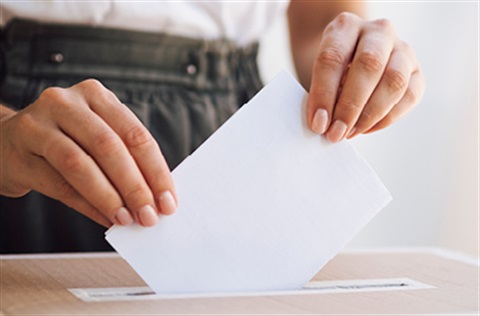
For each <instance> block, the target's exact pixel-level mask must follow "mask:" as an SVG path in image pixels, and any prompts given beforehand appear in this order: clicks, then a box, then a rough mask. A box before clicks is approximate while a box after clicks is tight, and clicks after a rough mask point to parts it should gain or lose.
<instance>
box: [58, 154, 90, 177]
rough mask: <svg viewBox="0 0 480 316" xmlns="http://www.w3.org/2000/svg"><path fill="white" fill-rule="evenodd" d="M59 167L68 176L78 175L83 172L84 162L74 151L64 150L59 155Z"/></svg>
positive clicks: (80, 155)
mask: <svg viewBox="0 0 480 316" xmlns="http://www.w3.org/2000/svg"><path fill="white" fill-rule="evenodd" d="M59 158H60V165H61V166H62V169H63V170H64V171H65V172H66V173H68V174H78V173H81V172H82V171H83V166H84V161H83V157H82V154H81V153H80V152H78V151H76V150H71V149H70V150H65V151H64V152H63V153H62V154H60V157H59Z"/></svg>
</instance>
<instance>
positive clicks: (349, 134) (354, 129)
mask: <svg viewBox="0 0 480 316" xmlns="http://www.w3.org/2000/svg"><path fill="white" fill-rule="evenodd" d="M356 132H357V129H356V128H355V127H354V128H352V129H351V130H350V132H349V133H348V135H347V138H350V137H351V136H352V135H355V133H356Z"/></svg>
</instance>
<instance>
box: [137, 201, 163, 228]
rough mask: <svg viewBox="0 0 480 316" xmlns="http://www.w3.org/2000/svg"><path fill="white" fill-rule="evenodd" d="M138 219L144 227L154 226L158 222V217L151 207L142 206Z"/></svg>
mask: <svg viewBox="0 0 480 316" xmlns="http://www.w3.org/2000/svg"><path fill="white" fill-rule="evenodd" d="M138 218H139V220H140V224H142V225H143V226H153V225H155V224H156V223H157V222H158V215H157V213H156V212H155V210H154V209H153V207H151V206H150V205H145V206H142V207H141V208H140V209H139V210H138Z"/></svg>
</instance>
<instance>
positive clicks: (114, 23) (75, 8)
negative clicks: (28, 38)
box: [0, 0, 288, 46]
mask: <svg viewBox="0 0 480 316" xmlns="http://www.w3.org/2000/svg"><path fill="white" fill-rule="evenodd" d="M287 6H288V1H244V2H230V1H175V2H173V1H165V2H161V1H134V0H129V1H122V0H102V1H78V0H77V1H66V0H63V1H62V0H43V1H33V0H32V1H15V0H13V1H12V0H10V1H0V25H1V26H3V25H5V24H6V23H8V21H10V20H11V19H12V18H14V17H19V18H24V19H33V20H36V21H41V22H50V23H71V24H87V25H92V26H100V27H112V28H121V29H130V30H140V31H149V32H163V33H168V34H172V35H180V36H188V37H194V38H205V39H219V38H228V39H231V40H234V41H236V42H237V43H238V45H240V46H243V45H247V44H249V43H251V42H253V41H256V40H258V39H259V37H260V36H261V35H262V33H264V32H265V31H266V29H267V28H268V26H269V25H271V24H272V22H273V20H274V19H275V18H276V17H278V16H280V15H282V14H285V12H286V9H287Z"/></svg>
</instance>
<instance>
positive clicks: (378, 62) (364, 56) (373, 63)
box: [358, 51, 383, 73]
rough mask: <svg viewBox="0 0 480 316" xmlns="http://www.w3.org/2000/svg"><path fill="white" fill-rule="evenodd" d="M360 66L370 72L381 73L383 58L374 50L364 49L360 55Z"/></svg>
mask: <svg viewBox="0 0 480 316" xmlns="http://www.w3.org/2000/svg"><path fill="white" fill-rule="evenodd" d="M358 62H359V64H360V66H361V67H362V68H363V69H364V70H365V71H367V72H368V73H379V72H381V71H382V69H383V62H382V58H381V57H380V56H379V54H378V53H376V52H373V51H363V52H361V53H360V54H359V55H358Z"/></svg>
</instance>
